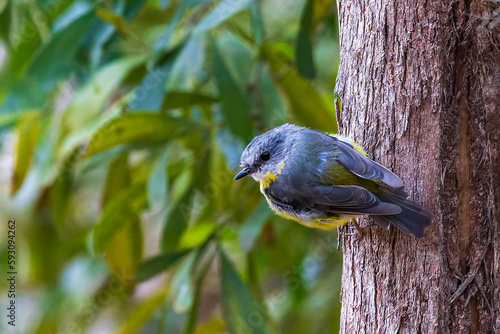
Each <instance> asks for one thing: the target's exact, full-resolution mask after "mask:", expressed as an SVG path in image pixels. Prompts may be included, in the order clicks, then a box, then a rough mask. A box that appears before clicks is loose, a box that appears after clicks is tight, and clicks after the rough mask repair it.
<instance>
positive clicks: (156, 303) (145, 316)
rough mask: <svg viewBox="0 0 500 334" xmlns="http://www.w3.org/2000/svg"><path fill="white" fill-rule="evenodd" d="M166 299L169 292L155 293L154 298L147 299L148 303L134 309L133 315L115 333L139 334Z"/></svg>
mask: <svg viewBox="0 0 500 334" xmlns="http://www.w3.org/2000/svg"><path fill="white" fill-rule="evenodd" d="M166 297H167V292H165V291H161V290H160V292H155V293H154V294H153V296H151V297H149V298H147V299H146V301H144V302H143V303H141V304H140V305H139V306H137V307H136V308H135V309H134V311H133V312H132V314H130V315H129V316H128V317H127V318H126V320H125V323H124V324H123V325H122V326H120V328H119V329H118V330H117V331H116V332H115V333H117V334H134V333H138V332H139V329H140V328H141V327H142V326H144V324H146V323H147V321H148V320H150V319H151V316H152V315H153V314H154V312H155V311H156V310H157V309H158V308H159V307H160V306H161V304H162V303H163V301H164V300H165V298H166Z"/></svg>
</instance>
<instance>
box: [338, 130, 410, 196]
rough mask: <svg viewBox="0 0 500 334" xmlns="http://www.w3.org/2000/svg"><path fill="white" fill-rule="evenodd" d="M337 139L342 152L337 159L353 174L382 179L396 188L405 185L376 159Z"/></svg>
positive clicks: (370, 178) (371, 178) (365, 177)
mask: <svg viewBox="0 0 500 334" xmlns="http://www.w3.org/2000/svg"><path fill="white" fill-rule="evenodd" d="M336 139H337V144H338V149H339V153H340V154H339V155H338V157H337V160H338V162H339V163H340V164H341V165H342V166H344V167H345V168H347V169H348V170H350V171H351V172H352V173H353V174H356V175H357V176H359V177H362V178H364V179H369V180H380V181H382V182H384V183H385V184H387V185H389V186H391V187H394V188H402V187H403V182H402V181H401V179H400V178H399V177H398V176H397V175H396V174H394V173H393V172H391V171H390V170H388V169H387V168H385V167H384V166H382V165H380V164H378V163H376V162H375V161H373V160H371V159H368V158H367V157H365V156H364V155H362V154H361V153H358V152H357V151H356V150H354V149H353V148H352V146H351V145H349V144H348V143H345V142H343V141H341V140H340V139H338V138H336Z"/></svg>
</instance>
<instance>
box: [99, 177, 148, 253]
mask: <svg viewBox="0 0 500 334" xmlns="http://www.w3.org/2000/svg"><path fill="white" fill-rule="evenodd" d="M146 208H147V196H146V186H145V184H144V183H139V184H136V185H132V186H130V187H129V188H128V189H127V190H126V191H122V192H121V193H119V194H117V195H116V197H114V198H113V199H112V200H111V201H110V202H109V203H108V204H107V205H106V207H105V209H104V212H103V213H102V215H101V218H100V220H99V222H98V223H97V225H96V226H95V227H94V233H93V237H94V250H95V251H96V253H100V252H101V251H102V250H103V248H104V246H105V245H106V243H107V242H108V241H109V239H110V238H111V237H112V236H113V235H114V234H115V233H116V232H117V231H118V230H119V229H120V228H121V227H123V226H124V224H125V222H126V221H127V220H128V219H129V218H130V217H131V216H132V217H133V216H134V215H136V214H137V213H139V212H141V211H143V210H144V209H146Z"/></svg>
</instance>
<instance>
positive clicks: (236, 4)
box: [193, 0, 256, 34]
mask: <svg viewBox="0 0 500 334" xmlns="http://www.w3.org/2000/svg"><path fill="white" fill-rule="evenodd" d="M254 1H256V0H222V1H220V2H219V3H218V4H217V5H216V6H215V8H214V9H213V10H212V11H211V12H210V13H209V14H208V15H207V16H205V17H204V18H203V19H202V20H201V21H200V23H198V25H197V26H196V27H195V28H194V30H193V32H194V33H195V34H201V33H204V32H206V31H208V30H210V29H212V28H213V27H216V26H218V25H219V24H221V23H222V22H224V21H226V20H227V19H229V18H230V17H231V16H233V15H234V14H236V13H238V12H240V11H242V10H243V9H245V8H247V7H248V6H250V5H251V4H252V3H253V2H254Z"/></svg>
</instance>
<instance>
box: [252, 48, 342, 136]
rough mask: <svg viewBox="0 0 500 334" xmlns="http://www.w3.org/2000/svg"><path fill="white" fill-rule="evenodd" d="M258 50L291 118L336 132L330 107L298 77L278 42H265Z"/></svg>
mask: <svg viewBox="0 0 500 334" xmlns="http://www.w3.org/2000/svg"><path fill="white" fill-rule="evenodd" d="M261 51H262V55H263V56H264V58H265V59H266V60H267V62H268V63H269V66H270V68H271V72H272V73H273V78H274V80H275V82H276V84H277V85H278V86H279V87H280V89H281V91H282V93H283V94H284V96H285V98H286V100H287V101H288V104H289V106H290V110H291V112H292V114H293V116H294V117H295V119H296V120H297V121H298V122H300V123H301V124H302V125H305V126H309V127H312V128H315V129H318V130H322V131H325V132H333V133H336V132H337V122H336V120H335V116H334V112H333V110H332V109H333V108H330V109H329V108H328V107H327V106H326V105H325V103H324V101H323V99H322V97H321V96H320V94H319V93H318V92H317V91H316V90H315V89H314V88H313V87H312V86H311V83H310V82H309V81H307V80H306V79H304V78H303V77H301V76H300V75H299V74H298V72H297V69H296V68H295V67H293V66H291V65H290V64H289V61H288V59H287V58H286V56H284V54H283V53H282V52H281V51H280V50H279V46H278V45H273V44H267V45H265V46H263V47H262V50H261ZM332 105H333V101H332Z"/></svg>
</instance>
